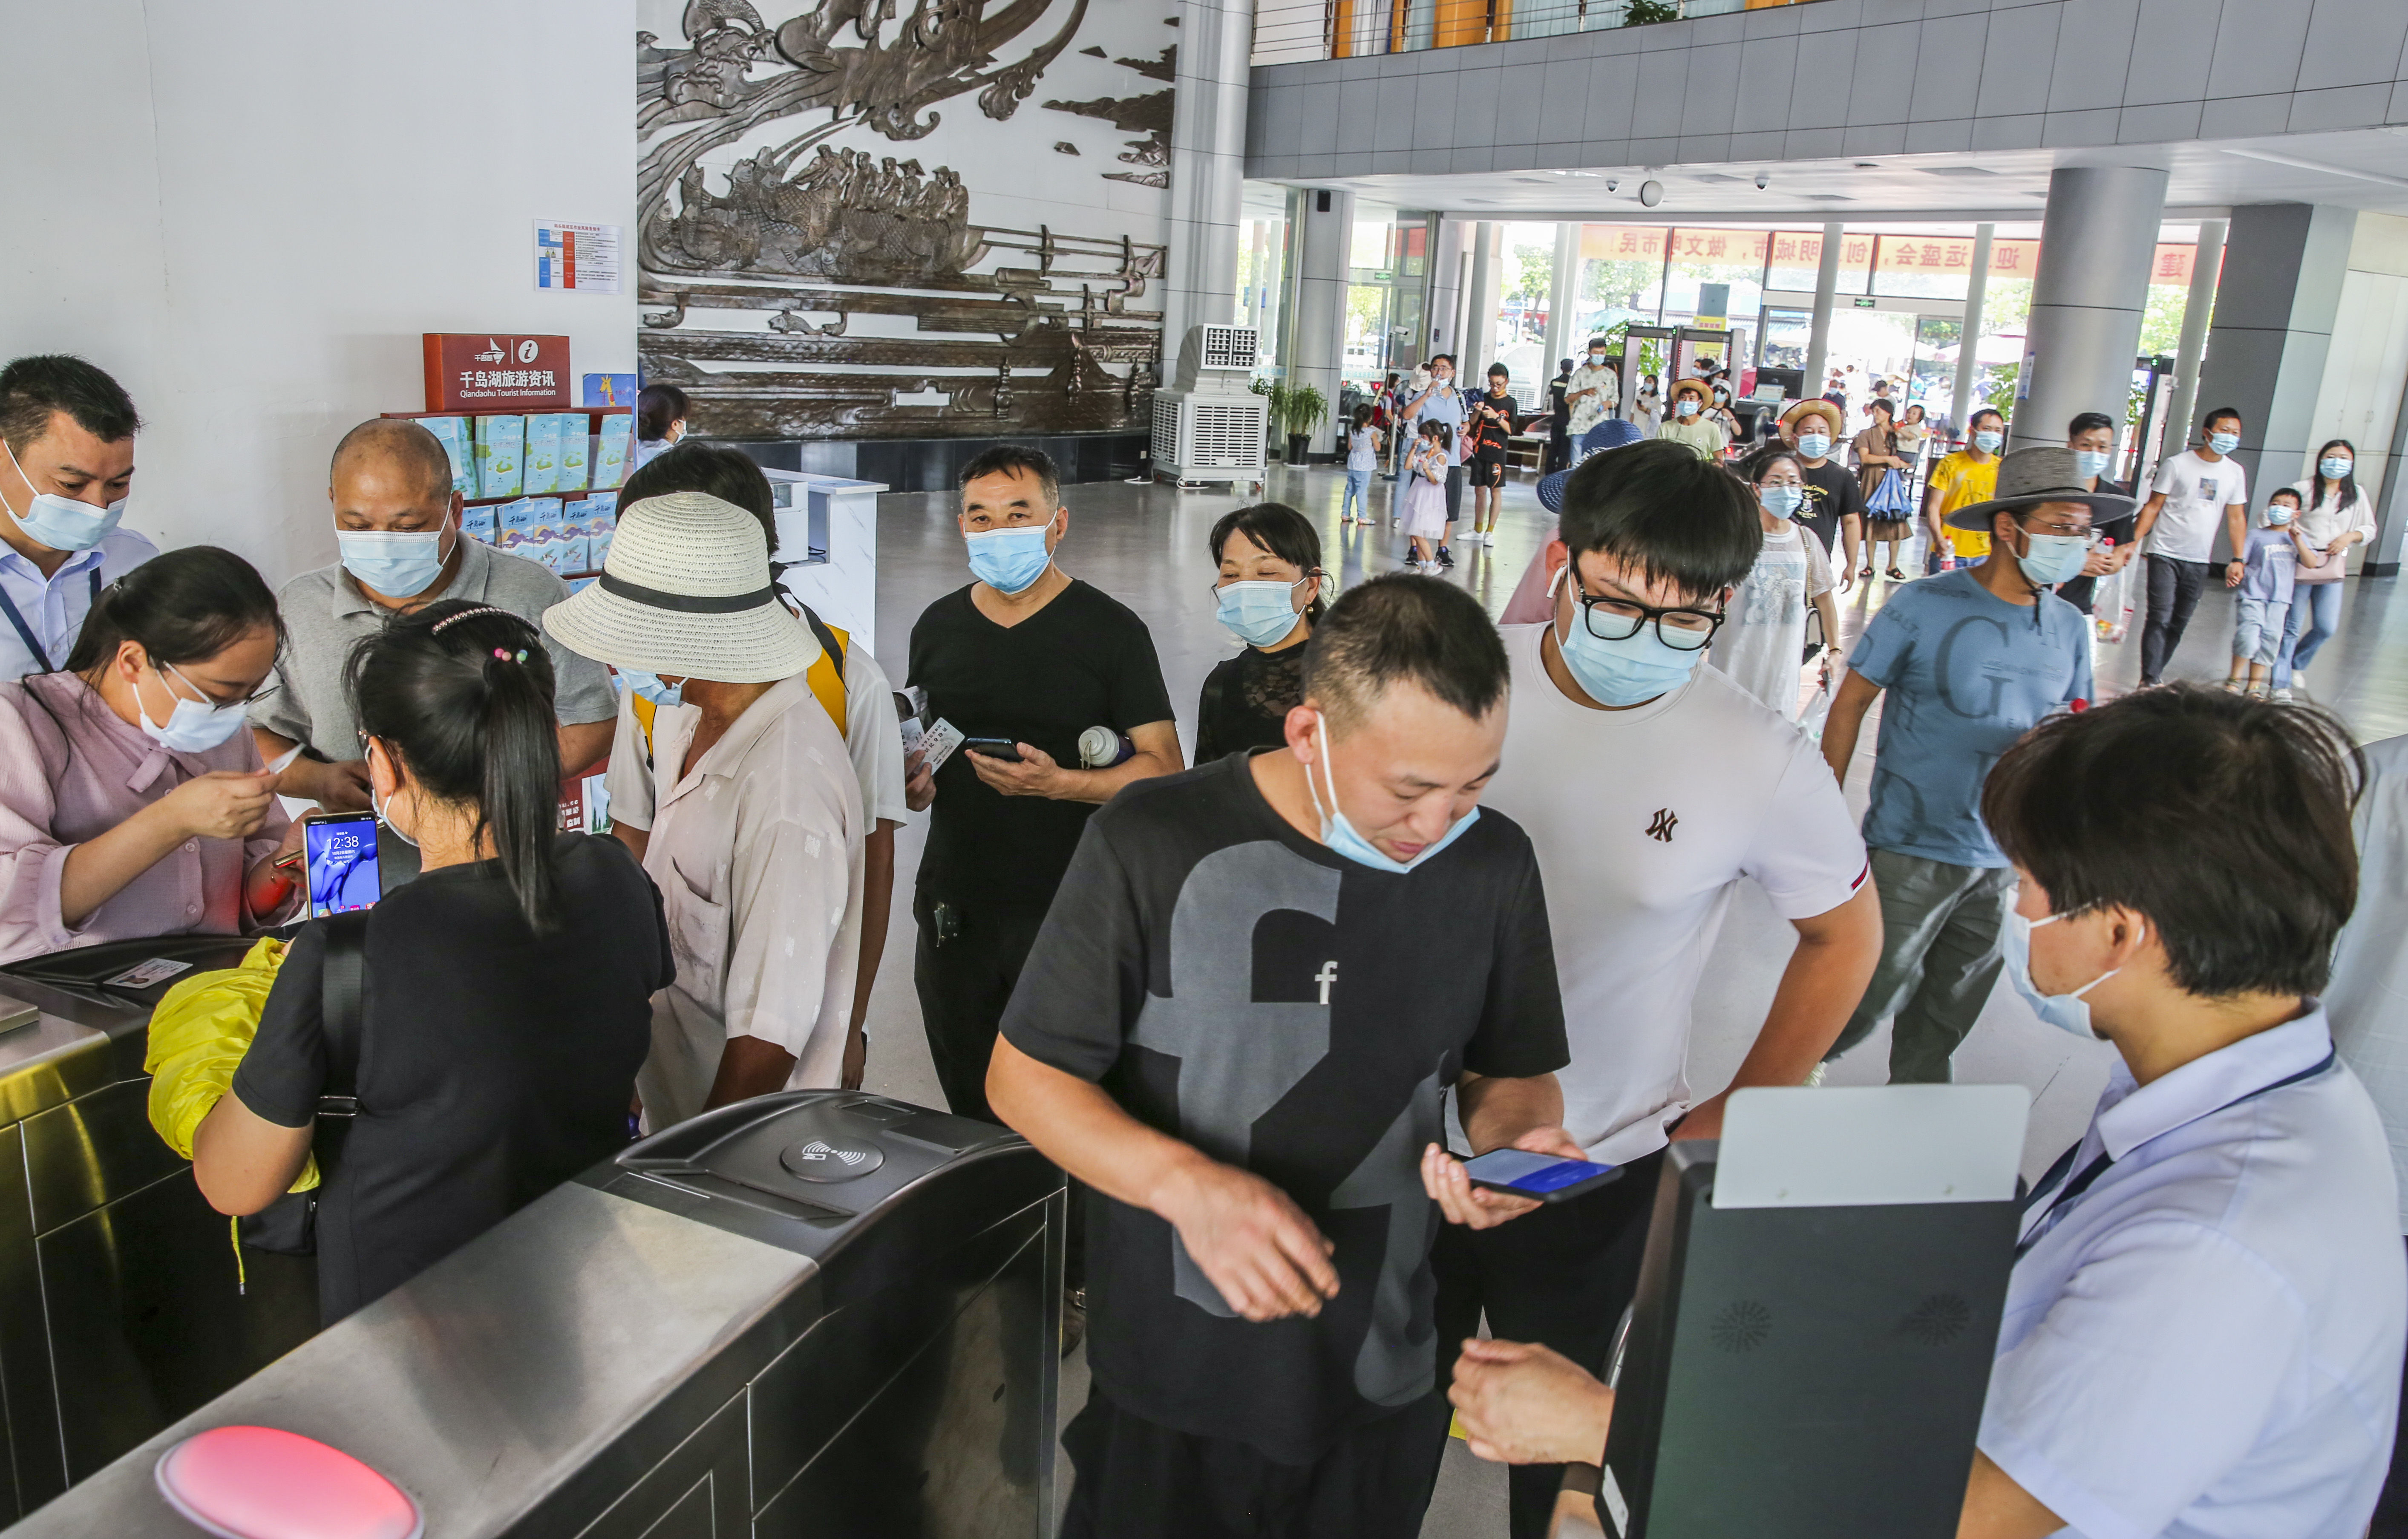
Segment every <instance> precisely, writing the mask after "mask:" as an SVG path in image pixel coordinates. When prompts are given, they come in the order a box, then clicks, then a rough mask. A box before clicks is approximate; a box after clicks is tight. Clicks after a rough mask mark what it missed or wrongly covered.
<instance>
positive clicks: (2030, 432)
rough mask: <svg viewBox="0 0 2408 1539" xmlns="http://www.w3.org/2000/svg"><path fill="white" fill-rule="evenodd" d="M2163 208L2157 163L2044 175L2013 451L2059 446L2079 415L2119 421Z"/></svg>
mask: <svg viewBox="0 0 2408 1539" xmlns="http://www.w3.org/2000/svg"><path fill="white" fill-rule="evenodd" d="M2165 210H2166V173H2165V171H2164V169H2163V168H2161V167H2158V166H2141V165H2060V166H2058V167H2057V169H2056V170H2054V171H2052V172H2050V173H2049V176H2048V211H2047V213H2046V214H2044V215H2043V216H2042V221H2041V235H2040V271H2039V272H2038V273H2037V274H2035V275H2034V276H2033V279H2032V302H2031V320H2030V322H2029V324H2028V325H2027V327H2026V329H2025V333H2024V354H2025V357H2026V358H2027V359H2028V363H2027V365H2026V367H2025V374H2024V377H2023V379H2022V380H2021V381H2019V382H2018V383H2017V385H2016V390H2015V394H2016V396H2017V397H2018V398H2017V400H2016V403H2015V410H2014V417H2013V418H2012V419H2011V420H2010V422H2009V424H2008V434H2007V447H2008V448H2009V449H2010V450H2015V449H2027V448H2030V447H2032V446H2033V445H2036V444H2062V443H2064V442H2065V424H2067V423H2069V422H2071V420H2072V419H2073V417H2074V415H2075V414H2076V413H2077V412H2083V411H2104V412H2105V413H2107V415H2109V416H2110V417H2113V418H2114V419H2115V420H2116V421H2117V422H2119V423H2120V422H2122V421H2123V420H2124V404H2125V402H2126V400H2127V399H2128V397H2129V396H2131V393H2132V360H2133V356H2134V354H2135V353H2136V352H2138V351H2139V349H2140V345H2141V313H2142V311H2143V309H2145V308H2146V306H2147V304H2148V300H2149V267H2150V265H2151V264H2152V263H2154V262H2155V261H2156V260H2157V226H2158V224H2159V223H2160V222H2161V221H2162V220H2163V219H2164V216H2165Z"/></svg>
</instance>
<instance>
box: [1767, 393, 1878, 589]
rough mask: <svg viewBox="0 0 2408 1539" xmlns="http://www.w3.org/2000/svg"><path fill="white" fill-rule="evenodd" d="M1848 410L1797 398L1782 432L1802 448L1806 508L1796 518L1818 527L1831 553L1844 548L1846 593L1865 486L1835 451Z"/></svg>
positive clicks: (1841, 573) (1860, 531) (1841, 569)
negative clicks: (1838, 458)
mask: <svg viewBox="0 0 2408 1539" xmlns="http://www.w3.org/2000/svg"><path fill="white" fill-rule="evenodd" d="M1844 410H1845V409H1844V408H1836V407H1833V406H1832V405H1831V404H1830V402H1828V401H1799V403H1798V404H1797V405H1795V406H1792V407H1791V408H1790V409H1789V410H1787V411H1786V412H1785V413H1784V414H1783V416H1782V418H1781V436H1782V437H1783V438H1784V439H1787V440H1788V441H1789V444H1790V446H1791V447H1792V448H1794V449H1796V450H1797V451H1798V453H1799V464H1798V468H1799V474H1800V475H1802V476H1804V477H1805V478H1806V508H1807V511H1806V513H1805V515H1804V516H1802V517H1800V518H1799V520H1798V522H1799V524H1802V525H1805V526H1806V527H1807V528H1809V529H1812V530H1813V532H1814V538H1815V539H1819V540H1821V541H1822V542H1823V550H1824V552H1825V553H1826V554H1831V555H1839V554H1841V553H1842V551H1844V552H1845V554H1846V559H1845V560H1842V561H1837V562H1835V563H1833V565H1834V566H1836V567H1837V568H1838V573H1837V575H1838V578H1839V583H1840V591H1841V592H1842V593H1845V592H1846V591H1847V590H1848V588H1849V587H1850V586H1852V585H1853V584H1854V583H1856V547H1857V545H1858V543H1859V542H1860V541H1861V540H1862V539H1864V532H1865V489H1864V487H1863V486H1862V485H1861V484H1859V483H1858V482H1857V481H1856V472H1855V471H1854V470H1851V469H1849V468H1848V467H1846V466H1844V465H1842V464H1841V463H1840V462H1839V461H1838V460H1837V459H1835V458H1833V457H1832V456H1833V455H1834V454H1836V453H1838V452H1839V445H1840V442H1841V439H1840V424H1841V423H1842V421H1843V420H1844V417H1843V412H1844ZM1835 542H1836V546H1837V547H1838V548H1836V549H1835V548H1834V547H1835Z"/></svg>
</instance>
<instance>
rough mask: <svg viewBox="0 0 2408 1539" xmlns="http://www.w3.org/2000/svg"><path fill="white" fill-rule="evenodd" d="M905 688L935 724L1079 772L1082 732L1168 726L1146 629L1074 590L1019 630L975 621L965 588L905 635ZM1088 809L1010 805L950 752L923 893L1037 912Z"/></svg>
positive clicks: (1014, 800) (1066, 804) (940, 772)
mask: <svg viewBox="0 0 2408 1539" xmlns="http://www.w3.org/2000/svg"><path fill="white" fill-rule="evenodd" d="M910 683H914V684H917V685H919V686H920V687H921V688H922V689H924V690H925V691H926V692H927V696H928V711H929V716H930V719H931V720H932V721H933V720H935V719H938V718H942V719H943V720H945V721H948V722H951V723H952V724H953V726H957V727H959V728H961V730H962V734H963V735H964V736H965V737H971V738H1010V739H1011V740H1012V741H1015V742H1025V743H1027V744H1029V745H1031V746H1032V747H1036V748H1041V749H1043V750H1044V751H1045V752H1046V753H1048V754H1051V755H1053V756H1054V762H1055V763H1056V764H1061V765H1067V766H1068V767H1069V768H1070V769H1077V768H1078V767H1079V734H1080V733H1082V732H1083V731H1085V730H1086V729H1087V728H1088V727H1091V726H1109V727H1111V729H1112V730H1114V731H1115V732H1127V731H1129V730H1130V729H1131V728H1133V727H1140V726H1148V725H1150V724H1151V723H1154V722H1167V721H1168V720H1170V718H1171V711H1170V693H1169V691H1168V689H1166V688H1165V687H1164V685H1163V683H1162V665H1161V664H1160V663H1159V662H1158V661H1156V660H1155V657H1154V636H1153V633H1151V632H1150V631H1148V630H1147V629H1146V628H1145V622H1144V621H1142V620H1140V619H1139V618H1138V617H1137V613H1136V611H1133V610H1131V609H1130V608H1129V607H1128V606H1127V605H1126V604H1124V603H1122V602H1121V601H1120V600H1118V599H1116V598H1113V597H1111V596H1110V595H1108V594H1106V593H1104V592H1103V591H1101V590H1100V589H1098V588H1096V587H1094V586H1093V585H1091V584H1089V583H1082V582H1081V581H1079V580H1078V579H1076V578H1073V579H1071V581H1070V585H1069V586H1068V587H1066V588H1064V589H1063V590H1062V591H1061V592H1060V593H1058V594H1055V595H1054V598H1053V600H1052V601H1051V602H1049V603H1048V604H1047V605H1046V606H1045V607H1044V608H1043V609H1040V610H1039V611H1037V612H1036V613H1035V614H1032V615H1030V616H1029V617H1028V618H1027V619H1025V620H1023V621H1022V622H1020V624H1018V625H1016V626H998V625H996V623H995V622H994V621H992V620H990V619H988V618H987V617H986V616H985V615H983V614H981V613H980V612H979V611H978V606H977V605H975V604H973V603H971V602H970V585H965V586H963V587H961V588H957V589H955V590H954V591H953V592H952V593H949V594H947V595H945V596H944V597H942V598H939V599H938V600H937V601H936V602H935V603H933V604H931V605H929V606H928V607H927V609H926V610H925V611H922V613H921V615H920V619H919V623H918V624H916V625H914V626H912V627H911V654H910ZM1095 810H1096V809H1095V806H1094V804H1093V803H1091V802H1084V801H1056V800H1054V799H1052V798H1047V797H1007V796H1005V795H1004V794H1003V793H1002V792H1000V791H998V790H996V789H995V788H994V787H992V786H990V785H988V784H987V783H986V782H984V781H982V780H981V779H979V777H978V771H977V770H976V769H972V768H971V766H970V759H969V755H968V754H964V753H955V754H954V755H953V756H952V757H951V758H948V759H947V760H945V762H944V763H943V764H942V765H941V766H939V768H938V769H937V802H936V807H935V810H934V812H933V813H931V815H930V817H929V820H928V847H927V851H926V853H925V855H923V856H921V857H920V878H919V885H920V890H921V891H922V892H924V893H925V894H927V896H928V897H929V898H931V899H940V900H942V901H945V902H948V903H951V904H953V905H954V906H955V907H957V908H976V909H983V910H994V909H998V908H1003V909H1011V910H1018V911H1025V910H1031V909H1033V910H1035V911H1037V912H1038V913H1043V912H1044V909H1045V905H1046V904H1048V903H1050V902H1052V901H1053V899H1054V885H1055V884H1056V883H1058V882H1060V881H1061V880H1062V869H1063V868H1064V867H1065V866H1068V864H1069V863H1070V852H1071V851H1072V850H1073V849H1075V848H1077V847H1078V843H1079V833H1080V830H1081V829H1082V828H1084V827H1086V826H1087V818H1088V815H1089V814H1090V813H1094V812H1095Z"/></svg>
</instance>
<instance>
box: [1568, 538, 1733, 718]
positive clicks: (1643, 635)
mask: <svg viewBox="0 0 2408 1539" xmlns="http://www.w3.org/2000/svg"><path fill="white" fill-rule="evenodd" d="M1570 571H1571V568H1570V566H1569V565H1567V566H1566V567H1565V568H1564V570H1563V573H1562V574H1558V575H1557V577H1556V579H1555V581H1556V582H1558V583H1561V582H1564V581H1566V580H1567V578H1568V575H1569V574H1570ZM1555 645H1556V647H1557V649H1558V650H1560V651H1561V652H1562V653H1563V654H1564V666H1565V667H1566V668H1568V669H1571V672H1572V677H1573V678H1574V679H1575V680H1577V681H1578V682H1579V683H1580V686H1581V688H1582V689H1583V690H1584V691H1585V692H1586V693H1587V695H1588V698H1590V699H1592V700H1595V701H1596V702H1597V703H1598V704H1599V705H1610V706H1632V705H1643V704H1645V703H1646V702H1647V701H1649V700H1652V699H1654V698H1656V697H1657V696H1658V695H1663V694H1666V693H1669V692H1670V691H1671V690H1675V689H1678V688H1680V687H1681V686H1682V685H1683V684H1684V683H1688V682H1689V675H1690V674H1692V673H1694V672H1696V671H1697V669H1698V659H1699V658H1700V657H1702V656H1704V655H1705V649H1704V648H1702V647H1700V648H1699V649H1698V650H1697V651H1695V652H1683V651H1681V650H1680V649H1679V648H1677V647H1668V646H1666V645H1665V644H1664V643H1663V642H1662V641H1661V640H1658V639H1657V637H1656V626H1654V625H1653V624H1652V623H1650V624H1648V625H1643V626H1640V627H1639V630H1638V632H1637V634H1635V635H1631V636H1626V637H1624V638H1623V639H1622V640H1619V641H1609V640H1605V639H1604V638H1603V637H1600V636H1598V634H1597V633H1596V632H1595V631H1592V630H1590V629H1589V628H1588V617H1587V616H1586V615H1584V614H1583V613H1582V612H1581V605H1580V602H1579V600H1578V599H1577V598H1575V599H1574V600H1573V602H1572V618H1571V624H1570V625H1569V626H1566V627H1565V628H1564V631H1563V633H1562V634H1561V635H1559V636H1557V637H1556V638H1555Z"/></svg>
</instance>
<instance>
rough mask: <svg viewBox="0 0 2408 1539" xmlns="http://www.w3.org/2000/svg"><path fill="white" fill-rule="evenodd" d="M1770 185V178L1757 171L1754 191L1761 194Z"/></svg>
mask: <svg viewBox="0 0 2408 1539" xmlns="http://www.w3.org/2000/svg"><path fill="white" fill-rule="evenodd" d="M1771 185H1772V179H1771V178H1770V176H1767V175H1766V174H1765V173H1764V172H1762V171H1758V172H1757V173H1756V191H1757V192H1759V193H1761V192H1763V191H1764V190H1765V189H1766V188H1767V187H1770V186H1771Z"/></svg>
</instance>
